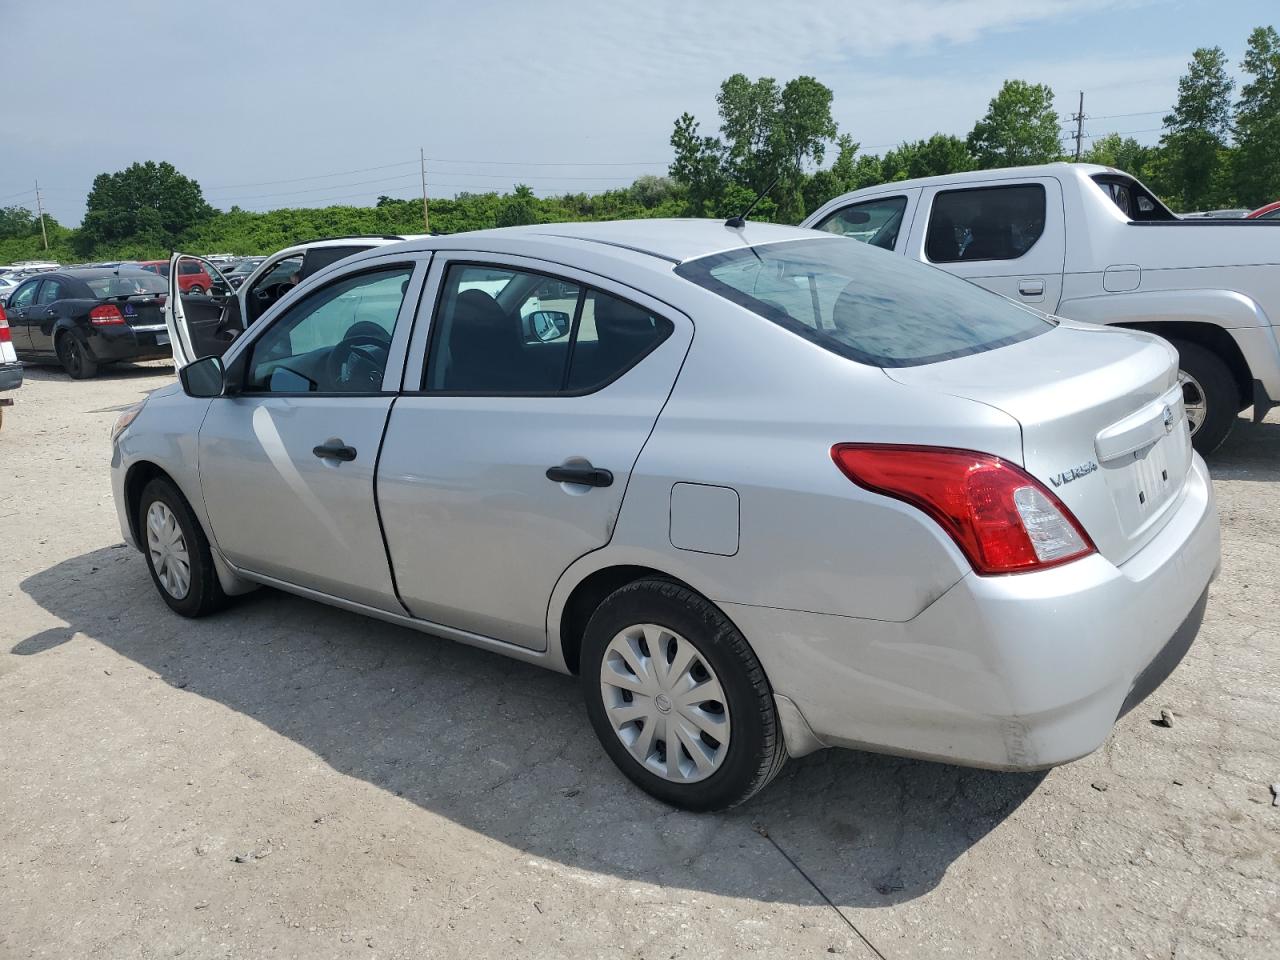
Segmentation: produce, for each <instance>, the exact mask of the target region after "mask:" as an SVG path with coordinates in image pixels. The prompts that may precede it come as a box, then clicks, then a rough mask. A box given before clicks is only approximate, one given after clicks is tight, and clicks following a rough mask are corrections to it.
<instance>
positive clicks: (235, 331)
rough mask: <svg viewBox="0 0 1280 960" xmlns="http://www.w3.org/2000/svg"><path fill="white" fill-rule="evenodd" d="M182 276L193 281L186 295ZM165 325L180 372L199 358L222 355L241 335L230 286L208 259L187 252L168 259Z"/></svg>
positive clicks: (174, 360)
mask: <svg viewBox="0 0 1280 960" xmlns="http://www.w3.org/2000/svg"><path fill="white" fill-rule="evenodd" d="M184 277H185V278H188V279H191V280H192V281H193V282H192V283H191V284H190V285H189V287H188V291H189V292H187V293H183V292H182V286H183V283H182V281H183V278H184ZM164 322H165V326H167V327H168V328H169V342H170V344H171V345H172V347H173V362H174V366H175V367H176V368H177V369H179V370H181V369H182V368H183V367H185V366H186V365H187V364H189V363H191V362H192V361H195V360H199V359H200V358H201V357H213V356H216V357H220V356H222V355H223V354H224V353H226V351H227V348H228V347H230V346H231V344H232V343H233V342H234V341H235V339H236V337H238V336H240V334H241V333H243V332H244V323H243V321H242V320H241V311H240V301H239V300H238V299H237V297H236V295H235V290H234V289H233V288H232V286H231V284H230V283H228V282H227V279H226V278H225V277H224V276H223V275H222V274H221V273H220V272H219V270H218V268H217V267H215V266H214V265H213V264H212V263H210V262H209V261H208V260H203V259H201V258H200V257H193V256H192V255H191V254H189V253H175V254H174V255H173V256H172V257H170V258H169V295H168V297H167V298H166V299H165V306H164Z"/></svg>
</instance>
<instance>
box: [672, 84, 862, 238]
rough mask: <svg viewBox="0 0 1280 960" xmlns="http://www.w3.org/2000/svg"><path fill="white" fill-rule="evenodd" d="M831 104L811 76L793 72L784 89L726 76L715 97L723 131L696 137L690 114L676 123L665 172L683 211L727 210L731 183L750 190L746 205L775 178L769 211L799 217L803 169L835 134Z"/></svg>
mask: <svg viewBox="0 0 1280 960" xmlns="http://www.w3.org/2000/svg"><path fill="white" fill-rule="evenodd" d="M831 101H832V94H831V90H830V88H828V87H826V86H824V85H823V84H821V83H819V82H818V81H817V80H815V79H814V78H813V77H804V76H802V77H796V78H795V79H793V80H789V81H787V83H786V84H785V85H784V86H782V87H779V86H778V83H777V81H776V80H774V79H773V78H772V77H761V78H760V79H758V80H754V81H752V80H749V79H747V77H746V76H745V75H743V74H740V73H736V74H734V75H733V76H731V77H729V79H727V80H725V81H724V83H722V84H721V85H720V92H719V94H718V95H717V96H716V105H717V109H718V111H719V114H720V136H719V137H708V136H703V135H701V134H700V133H699V132H698V122H697V120H695V119H694V118H693V116H691V115H690V114H688V113H685V114H682V115H681V116H680V118H679V119H677V120H676V123H675V130H674V132H673V133H672V135H671V146H672V148H673V149H674V151H675V158H674V159H673V161H672V163H671V167H670V174H671V177H672V178H673V179H674V180H676V181H677V182H679V183H680V184H681V185H682V187H683V188H684V190H685V195H686V198H687V210H688V212H690V213H692V214H694V215H695V216H705V215H707V214H710V213H713V212H714V214H715V215H719V214H720V212H721V211H722V210H724V209H729V211H730V212H731V213H732V212H734V210H733V204H734V203H736V202H737V200H738V191H736V190H731V188H734V187H736V188H741V189H742V190H745V191H747V192H748V193H749V196H748V199H747V203H750V201H751V199H753V198H754V196H755V194H756V193H759V192H760V191H762V190H764V189H765V188H767V187H768V186H769V185H770V184H771V183H773V182H774V181H775V180H776V181H777V185H776V186H775V187H774V189H773V190H772V191H771V194H770V197H769V199H770V200H772V201H773V204H774V206H775V207H776V213H775V214H774V215H775V216H777V217H778V218H779V219H782V220H788V221H793V222H794V221H796V220H799V219H800V218H801V217H802V216H803V215H804V210H805V205H806V193H805V186H806V180H807V174H806V170H805V168H806V166H808V165H810V164H814V165H817V164H821V163H822V160H823V158H824V156H825V153H826V148H827V145H828V144H829V143H830V142H831V141H832V140H834V139H835V136H836V130H837V128H836V122H835V120H833V119H832V117H831ZM731 193H733V196H732V197H731V196H730V194H731ZM768 210H769V206H768V205H766V204H763V203H762V204H761V205H760V206H759V207H758V208H757V210H756V216H758V217H760V218H761V219H764V218H765V217H767V216H769V213H768V212H767V211H768Z"/></svg>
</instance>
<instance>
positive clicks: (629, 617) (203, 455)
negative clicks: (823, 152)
mask: <svg viewBox="0 0 1280 960" xmlns="http://www.w3.org/2000/svg"><path fill="white" fill-rule="evenodd" d="M181 258H182V255H175V263H174V269H171V271H170V275H171V277H177V276H178V275H179V273H180V270H179V269H177V266H178V264H177V261H178V260H180V259H181ZM236 303H237V302H236V301H235V300H234V298H232V299H229V300H228V301H227V302H226V303H219V301H218V300H217V298H209V297H201V298H189V297H184V296H182V295H181V292H180V291H179V290H176V289H174V290H171V291H170V295H169V298H168V305H167V311H168V316H167V322H168V324H169V328H170V336H171V339H172V341H173V344H174V353H175V358H176V360H177V362H178V365H179V367H180V368H181V369H180V373H181V385H179V384H174V385H173V386H172V387H170V388H165V389H162V390H159V391H157V392H155V393H154V394H152V395H151V397H150V398H149V399H148V400H147V401H145V403H144V404H142V405H140V406H138V407H135V408H133V409H130V410H128V411H126V412H125V413H124V414H123V415H122V416H121V418H120V421H119V422H118V423H117V425H116V429H115V431H114V448H113V456H112V476H113V487H114V493H115V499H116V505H117V509H118V511H119V516H120V525H121V528H122V530H123V532H124V536H125V537H126V538H127V539H128V540H129V542H130V543H132V544H133V545H135V546H136V547H138V548H139V549H141V550H142V551H143V553H144V554H145V556H146V558H147V562H148V564H149V565H150V569H151V573H152V576H153V578H154V580H155V583H156V586H157V588H158V590H159V595H160V597H161V598H162V599H163V600H164V602H165V603H167V604H168V605H169V606H170V607H171V608H172V609H173V610H175V611H176V612H178V613H180V614H183V615H185V616H202V615H205V614H209V613H212V612H213V611H215V610H217V609H219V608H220V607H222V606H224V605H225V604H226V603H227V602H228V598H229V597H231V596H233V595H235V594H239V593H243V592H245V591H247V590H250V589H253V588H255V587H258V586H260V585H267V586H271V587H276V588H279V589H282V590H288V591H291V592H293V593H296V594H300V595H302V596H304V597H309V598H312V599H314V600H318V601H321V602H324V603H330V604H333V605H336V606H339V607H343V608H345V609H348V610H354V611H358V612H360V613H364V614H367V615H369V616H372V617H377V618H380V619H383V620H387V621H391V622H393V623H398V624H403V625H405V626H408V627H412V628H415V629H418V630H421V631H424V632H426V633H430V634H434V635H436V636H440V637H446V638H450V639H453V640H457V641H460V642H463V643H468V644H472V645H475V646H478V647H483V648H485V649H489V650H492V651H494V652H496V653H500V654H504V655H506V656H510V657H515V658H517V659H520V660H525V661H529V662H532V663H537V664H541V665H543V666H546V667H548V668H550V669H553V670H560V671H565V672H569V673H575V674H578V675H579V676H580V677H581V678H582V689H583V693H584V695H585V698H586V703H587V707H588V714H589V716H590V719H591V723H592V725H593V726H594V728H595V731H596V733H597V734H598V735H599V738H600V741H601V743H602V744H603V745H604V749H605V751H606V752H607V753H608V754H609V755H610V757H611V758H612V759H613V760H614V762H615V763H617V765H618V766H619V767H620V768H621V770H622V771H623V772H624V773H625V774H626V775H627V776H628V777H630V778H631V779H632V780H633V781H634V782H635V783H637V784H638V785H639V786H640V787H642V788H643V789H645V790H647V791H649V792H650V793H652V794H653V795H655V796H657V797H660V798H661V799H663V800H665V801H667V802H670V803H672V804H676V805H678V806H682V807H686V808H690V809H711V808H719V807H724V806H729V805H732V804H735V803H740V802H742V801H743V800H745V799H747V798H748V797H750V796H751V795H752V794H754V793H755V792H756V791H758V790H760V789H761V788H762V787H763V786H764V785H765V784H767V783H768V782H769V780H770V779H771V778H772V777H773V776H774V775H775V774H776V773H777V772H778V770H779V769H780V768H781V766H782V764H783V762H784V761H785V759H786V758H787V757H788V756H799V755H802V754H805V753H809V752H811V751H813V750H816V749H819V748H822V747H828V746H842V747H854V748H860V749H869V750H877V751H884V752H890V753H898V754H904V755H911V756H920V757H930V758H936V759H940V760H946V761H950V762H955V763H962V764H971V765H975V766H984V767H996V768H1004V769H1032V768H1039V767H1046V766H1050V765H1053V764H1059V763H1063V762H1066V761H1069V760H1072V759H1074V758H1076V757H1079V756H1082V755H1083V754H1086V753H1088V752H1090V751H1092V750H1093V749H1095V748H1096V747H1097V746H1098V745H1099V744H1101V743H1102V742H1103V740H1104V739H1105V738H1106V737H1107V735H1108V733H1109V731H1110V730H1111V727H1112V726H1113V724H1114V722H1115V720H1116V718H1117V717H1118V716H1119V715H1120V714H1121V713H1123V712H1124V711H1125V710H1126V709H1129V708H1130V707H1132V706H1133V705H1134V704H1135V703H1137V702H1138V701H1140V700H1141V699H1142V698H1143V697H1144V696H1146V695H1147V694H1148V693H1150V691H1151V690H1153V689H1154V688H1155V686H1157V685H1158V684H1159V683H1160V682H1161V681H1162V680H1163V679H1164V677H1165V676H1167V675H1168V673H1169V672H1170V671H1171V670H1172V669H1173V668H1174V667H1175V666H1176V664H1177V663H1178V661H1179V660H1180V658H1181V657H1182V655H1183V653H1184V652H1185V651H1186V649H1187V647H1188V646H1189V644H1190V643H1191V640H1192V638H1193V637H1194V635H1195V633H1196V631H1197V629H1198V627H1199V623H1200V620H1201V617H1202V615H1203V611H1204V606H1205V601H1206V596H1207V591H1208V587H1209V584H1210V581H1211V580H1212V579H1213V577H1214V576H1215V574H1216V572H1217V568H1218V562H1219V542H1218V523H1217V513H1216V508H1215V505H1214V500H1213V493H1212V488H1211V487H1210V484H1209V479H1208V476H1207V473H1206V470H1205V466H1204V463H1203V461H1202V460H1201V459H1200V458H1199V457H1198V456H1197V455H1196V454H1195V453H1194V452H1193V451H1192V449H1191V445H1190V441H1189V437H1188V431H1187V425H1186V419H1185V416H1184V412H1183V408H1182V393H1181V390H1180V389H1179V386H1178V382H1177V356H1176V355H1175V353H1174V351H1173V349H1172V348H1170V346H1169V345H1168V344H1167V343H1165V342H1164V341H1162V340H1159V339H1157V338H1156V337H1153V336H1150V335H1148V334H1145V333H1141V332H1136V331H1129V330H1111V329H1105V328H1099V327H1095V326H1084V325H1078V324H1075V323H1072V322H1070V321H1064V320H1059V319H1055V318H1048V317H1045V316H1043V315H1041V314H1038V313H1036V312H1033V311H1030V310H1028V309H1026V308H1024V307H1021V306H1017V305H1015V304H1012V303H1009V302H1008V301H1006V300H1004V299H1002V298H1000V297H998V296H996V295H994V294H991V293H987V292H985V291H983V290H980V289H978V288H977V287H974V286H972V285H970V284H968V283H966V282H964V281H962V280H958V279H956V278H953V277H951V276H948V275H946V274H944V273H942V272H940V271H937V270H934V269H932V268H930V267H927V266H923V265H920V264H916V263H910V262H907V261H905V260H904V259H903V258H898V257H894V256H893V255H892V254H889V253H886V252H884V251H881V250H877V249H874V248H870V247H867V246H866V245H864V244H860V243H856V242H854V241H851V240H848V239H844V238H839V237H834V236H831V235H829V234H822V233H816V232H811V231H807V230H801V229H797V228H789V227H781V226H772V225H768V224H754V223H749V224H747V225H746V226H744V227H737V228H734V227H731V226H729V225H726V224H722V223H720V222H713V221H661V220H643V221H633V222H619V223H598V224H568V225H543V226H534V227H522V228H513V229H509V230H497V231H485V232H478V233H471V234H461V235H457V236H452V237H431V238H426V239H422V240H416V241H410V242H407V243H398V244H394V245H391V246H384V247H380V248H377V249H373V250H369V251H367V252H365V253H361V254H358V255H356V256H353V257H349V258H347V259H345V260H342V261H340V262H338V263H335V264H332V265H330V266H328V267H326V268H324V269H322V270H320V271H319V272H317V273H316V274H314V275H313V276H310V277H307V278H306V279H304V280H303V281H302V282H301V283H300V284H299V285H298V286H296V287H294V288H293V289H292V290H290V291H288V292H287V293H285V294H284V295H283V296H282V298H281V299H280V300H279V302H278V303H276V304H275V305H274V306H273V307H272V308H271V309H270V310H268V311H267V312H266V313H265V314H264V315H263V316H262V317H261V318H260V319H258V320H256V321H255V322H252V323H248V324H246V323H245V322H244V320H243V318H242V317H241V316H240V313H239V311H238V310H236V309H235V306H236Z"/></svg>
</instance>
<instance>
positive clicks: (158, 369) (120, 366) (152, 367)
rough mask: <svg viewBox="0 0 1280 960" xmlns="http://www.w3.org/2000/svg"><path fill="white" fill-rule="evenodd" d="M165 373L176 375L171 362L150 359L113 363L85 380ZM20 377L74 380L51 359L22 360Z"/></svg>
mask: <svg viewBox="0 0 1280 960" xmlns="http://www.w3.org/2000/svg"><path fill="white" fill-rule="evenodd" d="M166 373H167V374H171V375H174V376H176V374H175V373H174V369H173V363H172V362H170V361H164V360H158V361H157V360H151V361H142V362H139V363H113V364H110V365H108V366H104V367H101V368H100V369H99V370H98V373H97V375H96V376H94V377H93V378H91V379H90V380H89V381H87V382H89V383H92V382H94V381H107V382H111V381H128V380H139V379H142V378H143V377H155V376H160V375H162V374H166ZM22 377H23V379H24V380H42V381H62V382H64V383H75V382H76V381H74V380H72V379H71V377H70V375H69V374H68V373H67V372H66V371H65V370H63V369H62V367H61V366H59V365H58V364H57V363H56V362H53V361H50V362H49V363H40V362H38V361H34V360H24V361H23V362H22Z"/></svg>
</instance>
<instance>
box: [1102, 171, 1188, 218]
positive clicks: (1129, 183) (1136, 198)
mask: <svg viewBox="0 0 1280 960" xmlns="http://www.w3.org/2000/svg"><path fill="white" fill-rule="evenodd" d="M1093 182H1094V183H1096V184H1097V185H1098V188H1099V189H1100V190H1101V191H1102V192H1103V193H1105V194H1106V195H1107V196H1108V197H1110V198H1111V202H1112V203H1114V204H1115V205H1116V206H1117V207H1119V208H1120V212H1121V213H1123V214H1124V215H1125V216H1126V217H1128V218H1129V219H1130V220H1175V219H1177V218H1176V217H1175V216H1174V215H1173V212H1172V211H1171V210H1170V209H1169V208H1168V207H1166V206H1165V205H1164V204H1163V203H1161V202H1160V201H1159V200H1157V199H1156V198H1155V197H1153V196H1152V195H1151V194H1150V193H1149V192H1147V190H1146V189H1145V188H1144V187H1143V186H1142V185H1141V184H1140V183H1138V182H1137V181H1136V180H1131V179H1130V178H1129V177H1121V176H1117V175H1115V174H1099V175H1098V176H1096V177H1094V178H1093Z"/></svg>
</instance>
